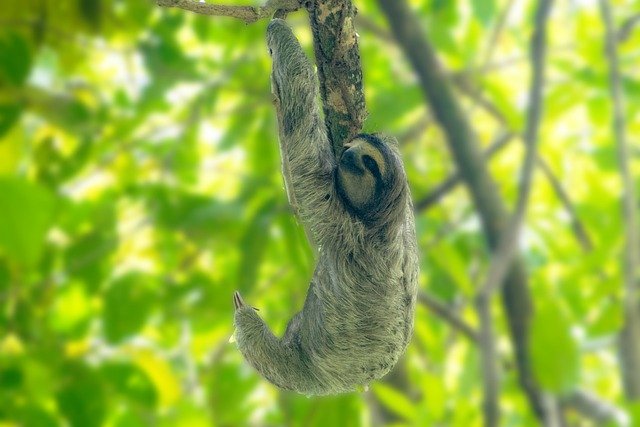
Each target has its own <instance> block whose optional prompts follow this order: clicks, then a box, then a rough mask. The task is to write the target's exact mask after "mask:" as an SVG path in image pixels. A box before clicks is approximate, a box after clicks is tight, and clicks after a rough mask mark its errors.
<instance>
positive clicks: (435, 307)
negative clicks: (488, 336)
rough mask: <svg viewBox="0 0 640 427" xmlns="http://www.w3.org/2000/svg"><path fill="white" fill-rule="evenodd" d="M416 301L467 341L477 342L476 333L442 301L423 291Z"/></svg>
mask: <svg viewBox="0 0 640 427" xmlns="http://www.w3.org/2000/svg"><path fill="white" fill-rule="evenodd" d="M418 301H419V302H420V304H422V305H424V306H425V307H427V308H428V309H429V310H431V311H432V312H433V313H435V314H436V315H437V316H438V317H440V318H441V319H442V320H444V321H445V322H447V323H448V324H449V325H451V326H452V327H453V328H454V329H456V330H457V331H459V332H461V333H462V335H464V336H465V337H467V338H468V339H469V340H471V341H473V342H478V340H479V336H478V332H477V331H476V330H475V329H474V328H473V327H472V326H470V325H469V324H468V323H467V322H465V321H464V320H463V319H462V318H461V317H460V316H458V315H457V314H456V313H455V312H454V311H453V310H452V309H451V308H450V307H448V306H447V305H446V304H444V303H443V302H442V301H440V300H438V299H437V298H436V297H434V296H431V295H430V294H428V293H427V292H423V291H421V292H420V293H418Z"/></svg>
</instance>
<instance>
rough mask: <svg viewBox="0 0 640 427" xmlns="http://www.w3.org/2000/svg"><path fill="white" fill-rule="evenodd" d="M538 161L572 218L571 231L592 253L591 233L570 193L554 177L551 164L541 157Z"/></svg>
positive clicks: (583, 247) (584, 248)
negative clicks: (579, 214)
mask: <svg viewBox="0 0 640 427" xmlns="http://www.w3.org/2000/svg"><path fill="white" fill-rule="evenodd" d="M536 160H537V164H538V167H539V168H540V170H542V173H543V174H544V176H545V177H546V178H547V180H548V181H549V184H551V187H552V188H553V191H554V192H555V193H556V195H557V196H558V198H559V199H560V202H561V203H562V206H564V209H565V210H566V211H567V213H568V214H569V216H570V217H571V229H572V230H573V234H574V235H575V236H576V239H578V242H579V243H580V246H582V249H583V250H584V251H585V252H591V251H592V250H593V243H592V242H591V238H590V237H589V233H587V229H586V228H585V226H584V224H583V223H582V221H581V220H580V217H579V216H578V212H577V211H576V208H575V206H574V205H573V202H572V201H571V198H570V197H569V193H568V192H567V190H565V189H564V187H563V186H562V183H561V182H560V180H559V179H558V178H557V177H556V176H555V175H554V173H553V171H552V170H551V167H550V166H549V164H548V163H547V162H546V161H545V160H544V159H543V158H542V157H540V156H538V158H537V159H536Z"/></svg>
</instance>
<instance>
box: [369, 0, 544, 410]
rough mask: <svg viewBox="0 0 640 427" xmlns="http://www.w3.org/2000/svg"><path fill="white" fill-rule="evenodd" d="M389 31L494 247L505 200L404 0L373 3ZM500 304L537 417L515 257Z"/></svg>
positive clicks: (524, 292)
mask: <svg viewBox="0 0 640 427" xmlns="http://www.w3.org/2000/svg"><path fill="white" fill-rule="evenodd" d="M378 2H379V4H380V6H381V8H382V10H383V12H384V13H385V15H386V17H387V19H388V21H389V23H390V25H391V28H392V31H393V33H394V35H395V37H396V39H397V40H398V42H399V44H400V46H401V47H402V49H403V51H404V53H405V55H406V56H407V58H408V59H409V61H410V62H411V64H412V65H413V68H414V70H415V72H416V74H417V76H418V78H419V81H420V84H421V87H422V90H423V92H424V94H425V97H426V99H427V102H428V104H429V105H430V106H431V107H432V110H433V113H434V117H435V118H436V120H437V121H438V123H439V124H440V126H441V127H442V128H443V130H444V132H445V134H446V136H447V142H448V146H449V149H450V151H451V153H452V155H453V157H454V159H455V161H456V164H457V170H458V171H459V173H460V175H461V176H462V178H463V179H464V181H465V183H466V185H467V188H468V189H469V192H470V193H471V197H472V199H473V201H474V204H475V205H476V208H477V209H478V213H479V215H480V219H481V221H482V225H483V229H484V231H485V235H486V237H487V240H488V242H489V246H490V247H491V248H495V247H496V245H497V242H498V239H499V236H500V235H501V234H502V232H503V229H504V227H505V225H506V224H507V221H508V215H507V211H506V208H505V205H504V202H503V201H502V199H501V198H500V196H499V192H498V189H497V186H496V184H495V183H494V182H493V180H492V178H491V176H490V174H489V172H488V170H487V167H486V163H485V161H484V158H483V156H482V153H481V151H480V148H479V144H478V143H477V140H476V138H475V135H474V134H473V131H472V129H471V126H470V124H469V121H468V120H467V117H466V116H465V114H464V113H463V111H462V109H461V108H460V106H459V105H458V103H457V101H456V99H455V97H454V94H453V91H452V89H451V85H450V82H449V80H448V79H447V78H446V75H445V72H444V71H443V69H442V67H441V66H440V64H439V62H438V59H437V57H436V53H435V51H434V49H433V47H432V46H431V44H430V43H429V41H428V40H427V37H426V35H425V34H424V32H423V31H422V28H421V24H420V21H419V20H418V19H417V17H416V15H415V14H414V13H412V11H411V10H410V8H409V7H408V5H407V2H406V0H378ZM502 300H503V305H504V307H505V310H506V312H507V318H508V323H509V328H510V333H511V339H512V341H513V343H514V349H515V352H516V361H517V364H518V373H519V379H520V384H521V385H522V387H523V389H524V390H525V391H526V393H527V396H528V398H529V401H530V403H531V406H532V407H533V409H534V411H535V413H536V415H537V416H538V417H539V418H542V417H543V413H544V412H543V411H544V406H543V403H542V399H541V392H540V389H539V387H538V385H537V383H536V380H535V378H534V377H533V373H532V370H531V362H530V355H529V323H530V319H531V312H532V303H531V296H530V293H529V289H528V284H527V275H526V272H525V268H524V264H523V262H522V260H521V259H520V258H518V259H517V260H516V261H515V262H514V263H513V264H512V266H511V269H510V271H509V274H508V276H507V279H506V283H505V286H504V288H503V289H502Z"/></svg>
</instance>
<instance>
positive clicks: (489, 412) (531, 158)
mask: <svg viewBox="0 0 640 427" xmlns="http://www.w3.org/2000/svg"><path fill="white" fill-rule="evenodd" d="M551 4H552V0H541V1H540V2H539V3H538V8H537V10H536V16H535V27H534V31H533V35H532V37H531V50H530V55H531V67H532V75H531V85H530V89H529V107H528V111H527V124H526V128H525V133H524V142H525V146H526V149H525V156H524V162H523V166H522V170H521V174H520V188H519V191H518V200H517V202H516V209H515V212H514V214H513V216H512V217H511V218H510V220H509V225H508V228H507V229H506V230H505V231H504V232H503V233H502V235H501V236H500V241H499V243H498V247H497V249H496V250H495V251H494V252H493V255H492V256H491V265H490V267H489V272H488V273H487V279H486V280H485V282H484V284H483V285H482V287H481V288H480V290H479V294H478V298H477V308H478V314H479V318H480V352H481V354H482V367H483V381H484V385H485V423H486V425H490V426H497V425H498V424H499V414H500V410H499V404H498V399H499V397H498V395H499V386H498V384H499V375H498V373H499V368H498V363H497V360H498V354H497V348H496V340H495V334H494V330H493V329H494V322H493V318H492V316H491V300H492V297H493V294H494V293H495V292H496V291H497V290H499V289H500V288H501V287H502V284H503V282H504V278H505V276H506V275H507V273H508V271H509V267H510V266H511V263H512V260H513V258H514V257H515V253H517V252H518V241H519V236H520V228H521V224H522V222H523V220H524V215H525V211H526V207H527V204H528V201H529V194H530V193H531V187H532V181H533V169H534V165H535V160H536V157H537V146H538V134H539V128H540V121H541V116H542V91H543V86H544V68H545V67H544V66H545V59H546V26H547V20H548V17H549V12H550V10H551ZM553 407H555V405H551V406H547V408H553ZM555 412H556V411H546V413H547V414H548V417H549V418H551V417H552V413H555ZM546 418H547V416H545V417H544V419H545V421H547V419H546ZM553 418H555V416H554V417H553Z"/></svg>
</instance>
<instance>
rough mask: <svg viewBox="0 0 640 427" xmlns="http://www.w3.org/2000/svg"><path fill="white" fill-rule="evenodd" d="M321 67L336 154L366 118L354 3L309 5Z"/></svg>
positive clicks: (322, 0)
mask: <svg viewBox="0 0 640 427" xmlns="http://www.w3.org/2000/svg"><path fill="white" fill-rule="evenodd" d="M307 8H308V10H309V19H310V21H311V29H312V31H313V46H314V51H315V55H316V64H317V65H318V79H319V80H320V95H321V97H322V105H323V110H324V119H325V124H326V126H327V132H328V135H329V139H330V141H331V144H332V146H333V149H334V153H336V155H340V154H342V150H343V148H342V144H343V143H345V142H346V141H348V140H350V139H351V138H353V137H354V136H356V135H357V134H359V133H360V132H361V131H362V125H363V123H364V120H365V118H366V116H367V111H366V104H365V99H364V92H363V88H362V67H361V65H360V51H359V49H358V37H357V34H356V30H355V27H354V24H353V22H354V16H355V13H356V10H355V7H354V6H353V4H352V3H351V0H310V1H309V2H308V3H307Z"/></svg>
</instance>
